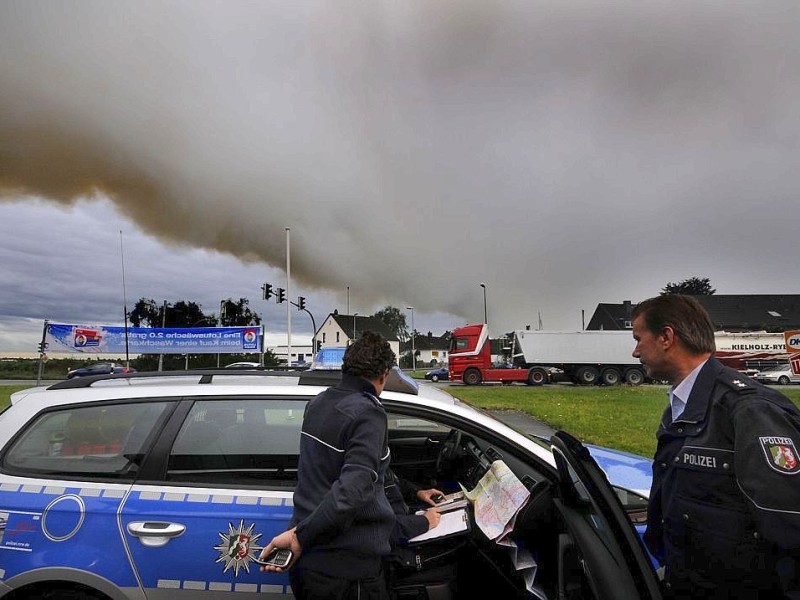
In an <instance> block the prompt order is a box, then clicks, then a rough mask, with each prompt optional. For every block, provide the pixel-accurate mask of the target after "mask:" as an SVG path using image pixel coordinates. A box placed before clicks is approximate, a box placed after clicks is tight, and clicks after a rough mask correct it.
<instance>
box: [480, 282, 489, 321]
mask: <svg viewBox="0 0 800 600" xmlns="http://www.w3.org/2000/svg"><path fill="white" fill-rule="evenodd" d="M481 287H482V288H483V322H484V323H486V324H487V325H488V324H489V317H488V314H489V313H487V312H486V284H485V283H482V284H481Z"/></svg>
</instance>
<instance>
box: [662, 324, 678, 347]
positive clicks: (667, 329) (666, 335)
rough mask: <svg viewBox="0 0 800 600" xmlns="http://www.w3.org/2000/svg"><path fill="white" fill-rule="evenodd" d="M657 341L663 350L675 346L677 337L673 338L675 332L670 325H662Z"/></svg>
mask: <svg viewBox="0 0 800 600" xmlns="http://www.w3.org/2000/svg"><path fill="white" fill-rule="evenodd" d="M658 340H659V341H660V342H661V347H662V348H664V350H667V349H669V348H671V347H672V346H674V345H675V343H676V342H677V337H676V336H675V330H674V329H673V328H672V325H664V327H662V328H661V333H659V334H658Z"/></svg>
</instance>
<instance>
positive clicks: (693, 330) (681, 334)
mask: <svg viewBox="0 0 800 600" xmlns="http://www.w3.org/2000/svg"><path fill="white" fill-rule="evenodd" d="M640 316H641V317H643V319H644V325H645V327H646V328H647V329H648V330H649V331H651V332H652V333H654V334H659V333H661V331H662V330H663V329H664V327H667V326H669V327H671V328H672V330H673V331H674V332H675V335H676V336H677V337H678V338H679V339H680V340H681V342H682V343H683V345H684V346H685V347H686V348H687V349H688V350H689V351H690V352H693V353H694V354H706V353H708V352H710V353H711V354H714V353H715V352H716V351H717V346H716V343H715V342H714V324H713V323H712V322H711V318H710V317H709V316H708V313H707V312H706V309H705V308H703V305H702V304H700V302H698V301H697V299H696V298H693V297H692V296H685V295H683V294H664V295H662V296H656V297H654V298H648V299H647V300H643V301H642V302H640V303H639V304H637V305H636V306H635V307H634V308H633V310H632V311H631V320H633V319H636V318H637V317H640Z"/></svg>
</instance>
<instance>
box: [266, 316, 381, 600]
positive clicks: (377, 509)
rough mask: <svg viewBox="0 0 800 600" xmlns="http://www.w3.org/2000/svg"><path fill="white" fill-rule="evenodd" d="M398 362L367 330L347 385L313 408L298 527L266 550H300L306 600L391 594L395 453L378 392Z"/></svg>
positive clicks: (366, 599) (345, 375) (295, 578)
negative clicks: (388, 568) (387, 487)
mask: <svg viewBox="0 0 800 600" xmlns="http://www.w3.org/2000/svg"><path fill="white" fill-rule="evenodd" d="M394 360H395V357H394V353H393V352H392V350H391V348H390V346H389V343H388V342H387V341H386V340H385V339H384V338H383V337H382V336H380V335H378V334H376V333H373V332H369V331H365V332H364V333H363V334H362V336H361V338H359V339H358V340H357V341H356V342H355V343H353V344H352V345H351V346H350V347H348V348H347V351H346V352H345V354H344V360H343V362H342V381H341V383H340V384H338V385H336V386H334V387H331V388H329V389H328V390H326V391H324V392H323V393H321V394H319V395H318V396H317V397H316V398H314V399H313V400H311V402H309V404H308V407H307V408H306V412H305V416H304V419H303V430H302V435H301V440H300V459H299V463H298V472H297V487H296V489H295V492H294V513H293V515H292V521H291V524H292V528H291V529H289V530H288V531H285V532H284V533H282V534H280V535H278V536H276V537H275V538H273V539H272V541H271V542H270V543H269V544H267V546H266V547H265V548H264V550H263V551H262V552H261V557H262V558H263V557H265V556H266V555H267V554H269V553H270V552H271V551H272V549H273V548H289V549H291V550H292V552H293V554H294V559H293V563H292V564H291V565H290V569H291V570H290V571H289V580H290V583H291V586H292V591H293V592H294V595H295V597H296V598H298V599H301V600H311V599H322V598H325V599H350V598H352V599H359V600H373V599H375V600H383V599H385V598H388V593H387V590H386V583H385V579H384V577H383V573H382V559H383V557H384V556H386V555H387V554H388V553H389V551H390V544H389V539H390V535H391V533H392V530H393V528H394V525H395V516H394V511H393V510H392V507H391V505H390V503H389V500H388V499H387V497H386V493H385V491H384V482H385V478H386V477H387V470H388V468H389V459H390V456H389V445H388V436H387V421H386V413H385V412H384V409H383V406H382V405H381V402H380V400H378V396H379V395H380V394H381V392H382V391H383V387H384V385H385V383H386V378H387V376H388V374H389V370H390V369H391V367H392V365H393V364H394ZM262 570H270V571H281V569H278V568H276V567H262Z"/></svg>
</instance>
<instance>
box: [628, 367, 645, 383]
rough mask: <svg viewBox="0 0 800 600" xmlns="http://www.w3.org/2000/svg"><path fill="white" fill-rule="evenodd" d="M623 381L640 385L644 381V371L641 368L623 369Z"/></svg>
mask: <svg viewBox="0 0 800 600" xmlns="http://www.w3.org/2000/svg"><path fill="white" fill-rule="evenodd" d="M625 383H629V384H631V385H642V384H643V383H644V372H642V370H641V369H628V370H627V371H625Z"/></svg>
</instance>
